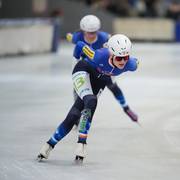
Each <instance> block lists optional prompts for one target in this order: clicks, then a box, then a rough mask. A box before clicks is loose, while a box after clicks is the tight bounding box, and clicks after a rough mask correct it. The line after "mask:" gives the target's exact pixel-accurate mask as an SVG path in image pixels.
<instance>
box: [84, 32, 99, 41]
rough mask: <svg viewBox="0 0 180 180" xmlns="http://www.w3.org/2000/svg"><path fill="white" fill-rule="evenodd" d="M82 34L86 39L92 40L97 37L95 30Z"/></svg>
mask: <svg viewBox="0 0 180 180" xmlns="http://www.w3.org/2000/svg"><path fill="white" fill-rule="evenodd" d="M84 36H85V38H86V39H87V40H90V41H91V40H94V39H96V37H97V32H96V31H95V32H84Z"/></svg>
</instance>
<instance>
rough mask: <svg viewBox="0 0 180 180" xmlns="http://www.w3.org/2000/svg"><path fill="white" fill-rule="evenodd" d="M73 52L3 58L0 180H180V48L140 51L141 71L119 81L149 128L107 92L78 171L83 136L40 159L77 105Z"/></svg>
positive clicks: (139, 48)
mask: <svg viewBox="0 0 180 180" xmlns="http://www.w3.org/2000/svg"><path fill="white" fill-rule="evenodd" d="M72 48H73V46H70V45H67V44H64V43H63V44H61V49H60V52H59V53H58V54H55V55H50V54H46V55H31V56H24V57H23V56H21V57H6V58H1V59H0V180H34V179H38V180H62V179H63V180H92V179H93V180H120V179H122V180H170V179H171V180H178V179H179V178H180V45H179V44H153V43H152V44H151V43H145V44H141V43H139V44H135V45H134V48H133V55H134V56H136V57H138V58H139V61H140V65H139V70H138V71H136V72H129V73H125V74H123V75H122V76H120V77H118V78H117V82H118V84H119V85H120V87H121V88H122V90H123V92H124V94H125V96H126V99H127V102H128V104H129V105H130V106H131V108H132V109H133V110H135V111H136V112H137V113H138V115H139V121H140V123H141V125H142V127H139V126H138V125H137V124H135V123H133V122H131V120H130V119H129V118H128V117H127V116H126V115H125V114H124V113H123V111H122V109H121V108H120V106H119V104H118V103H117V102H116V101H115V99H114V97H113V96H112V94H111V92H110V91H108V90H107V89H105V91H104V92H103V94H102V96H101V97H100V98H99V103H98V108H97V111H96V113H95V116H94V119H93V123H92V127H91V130H90V133H89V139H88V156H87V158H86V159H85V161H84V164H83V165H82V166H78V165H75V164H74V162H73V160H74V149H75V147H76V140H77V132H76V131H75V130H73V131H72V132H71V133H70V134H69V135H68V136H67V137H66V138H65V139H64V140H63V141H62V142H60V143H59V144H58V145H57V147H56V148H55V149H54V150H53V152H52V154H51V156H50V158H49V160H47V161H44V162H42V163H38V162H36V161H35V158H36V156H37V154H38V152H39V150H40V148H41V146H42V144H43V143H44V142H45V141H46V140H48V138H49V137H50V135H52V133H53V132H54V130H55V128H56V127H57V125H58V124H59V123H60V122H61V121H62V120H63V119H64V117H65V115H66V114H67V112H68V110H69V108H70V106H71V104H72V102H73V98H72V82H71V62H72V59H73V58H72Z"/></svg>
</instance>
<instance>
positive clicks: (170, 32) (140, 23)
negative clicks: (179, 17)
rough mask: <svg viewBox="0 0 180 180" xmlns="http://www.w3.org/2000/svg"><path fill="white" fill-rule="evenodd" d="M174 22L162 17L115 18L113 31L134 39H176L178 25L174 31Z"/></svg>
mask: <svg viewBox="0 0 180 180" xmlns="http://www.w3.org/2000/svg"><path fill="white" fill-rule="evenodd" d="M175 28H176V23H175V22H174V21H173V20H171V19H162V18H156V19H154V18H115V20H114V21H113V29H114V33H120V32H121V33H124V34H126V35H127V36H129V37H130V38H131V39H134V40H145V41H146V40H147V41H176V40H177V37H179V33H180V31H179V26H178V31H177V34H176V33H175Z"/></svg>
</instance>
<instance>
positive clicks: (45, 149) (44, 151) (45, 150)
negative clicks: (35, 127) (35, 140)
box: [37, 143, 53, 162]
mask: <svg viewBox="0 0 180 180" xmlns="http://www.w3.org/2000/svg"><path fill="white" fill-rule="evenodd" d="M52 149H53V147H52V146H51V145H50V144H48V143H46V144H44V145H43V146H42V148H41V150H40V152H39V155H38V156H37V161H39V162H40V161H41V160H42V159H48V157H49V153H50V152H51V150H52Z"/></svg>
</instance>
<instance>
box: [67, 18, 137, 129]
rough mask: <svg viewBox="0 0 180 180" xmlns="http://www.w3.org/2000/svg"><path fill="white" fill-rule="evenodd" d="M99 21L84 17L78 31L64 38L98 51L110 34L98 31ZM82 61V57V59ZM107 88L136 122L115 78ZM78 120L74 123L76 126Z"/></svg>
mask: <svg viewBox="0 0 180 180" xmlns="http://www.w3.org/2000/svg"><path fill="white" fill-rule="evenodd" d="M100 28H101V21H100V19H99V18H98V17H96V16H95V15H86V16H84V17H83V18H82V19H81V20H80V31H77V32H74V33H68V34H67V36H66V38H67V40H68V41H69V42H72V43H73V44H77V42H78V41H83V42H84V43H86V44H87V45H88V46H90V47H92V48H93V49H94V50H97V49H100V48H102V47H104V46H105V44H106V43H107V41H108V39H109V38H110V36H111V35H110V34H109V33H107V32H103V31H100ZM82 59H83V57H82ZM74 63H77V59H76V60H73V64H74ZM106 86H107V88H108V89H109V90H110V91H111V92H112V93H113V95H114V97H115V98H116V100H117V101H118V103H119V104H120V105H121V107H122V108H123V110H124V112H125V113H126V114H127V115H128V116H129V117H130V118H131V120H132V121H137V119H138V116H137V115H136V114H135V113H134V112H133V111H132V110H131V108H130V107H129V106H128V104H127V102H126V99H125V97H124V95H123V92H122V90H121V89H120V88H119V87H118V85H117V83H116V82H115V78H110V79H109V81H108V83H107V85H106ZM76 98H77V94H76V92H75V91H74V99H76ZM78 124H79V120H78V121H77V122H76V124H75V125H76V126H78Z"/></svg>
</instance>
